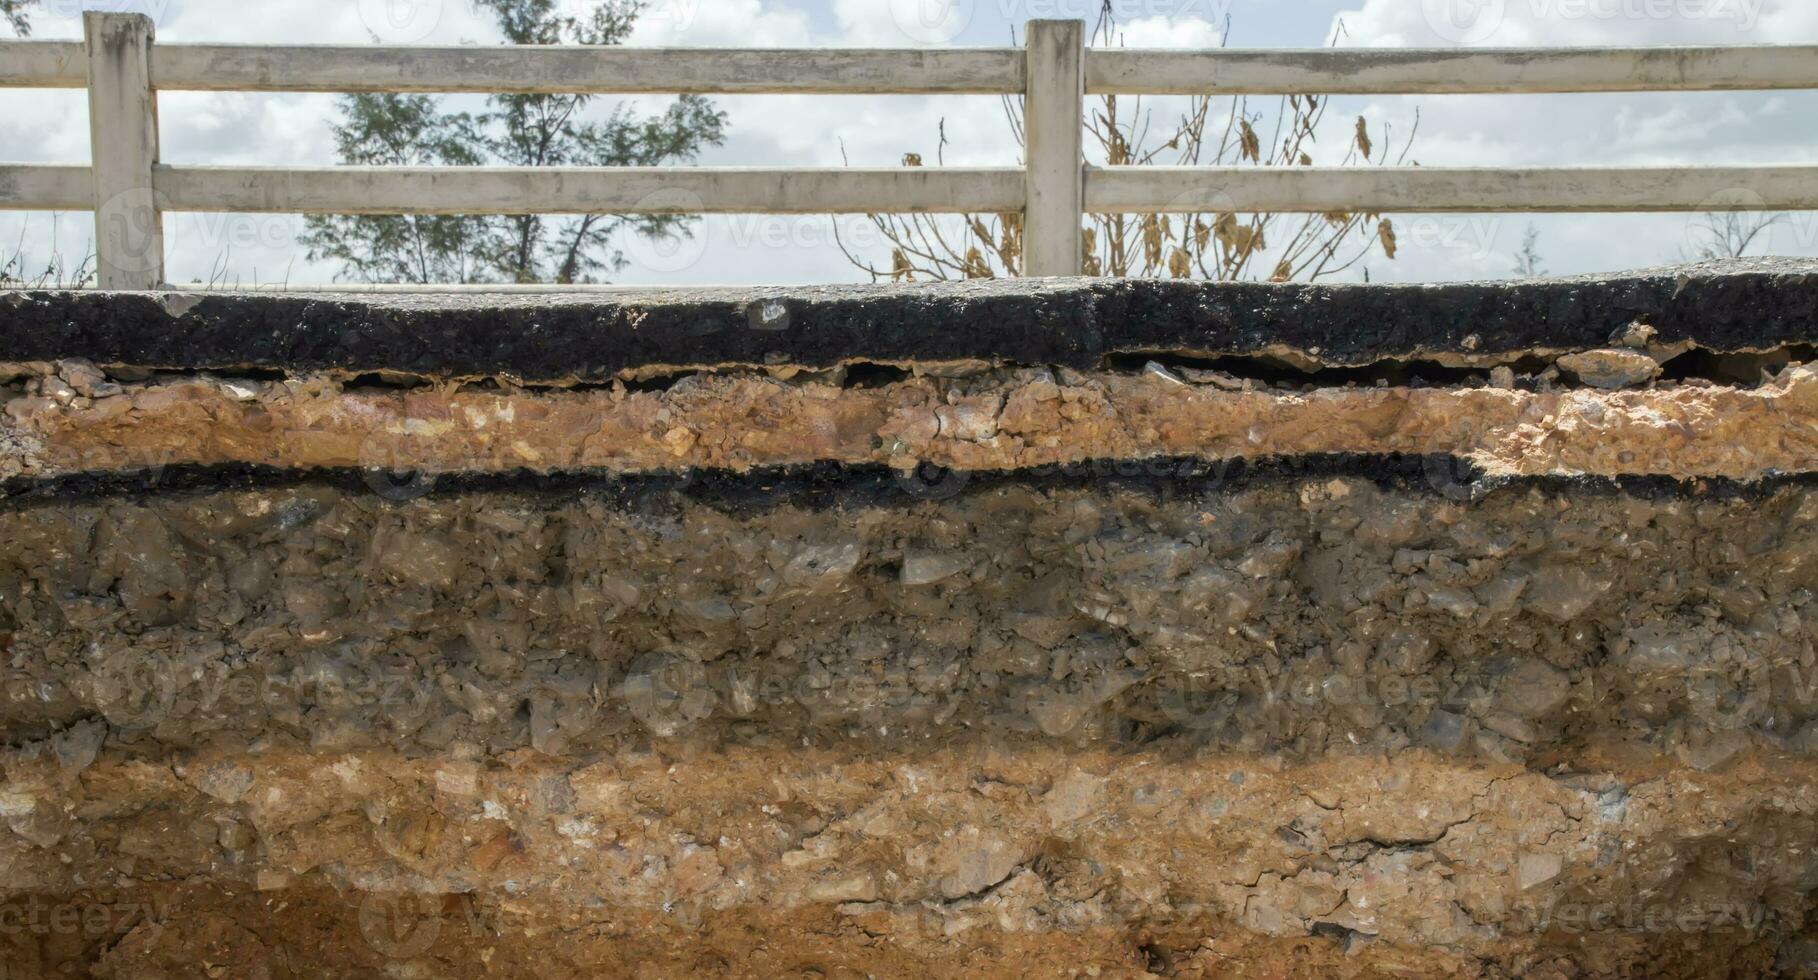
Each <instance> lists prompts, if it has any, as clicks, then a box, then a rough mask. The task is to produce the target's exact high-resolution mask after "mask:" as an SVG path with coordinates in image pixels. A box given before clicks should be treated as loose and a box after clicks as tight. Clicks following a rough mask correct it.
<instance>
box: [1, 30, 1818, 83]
mask: <svg viewBox="0 0 1818 980" xmlns="http://www.w3.org/2000/svg"><path fill="white" fill-rule="evenodd" d="M1025 61H1026V59H1025V57H1024V53H1023V50H1022V49H1021V48H966V49H949V50H846V51H842V50H828V49H820V48H804V49H793V50H792V49H771V50H763V49H749V50H747V49H735V50H707V49H692V48H674V49H661V48H654V49H634V48H581V47H541V48H505V47H477V46H466V47H392V46H371V45H369V46H363V47H345V46H331V45H298V46H289V47H271V46H263V45H240V44H160V45H158V46H157V47H156V48H155V49H154V50H153V54H152V84H153V85H154V87H156V88H158V89H160V90H164V91H211V92H215V91H239V92H598V93H673V92H699V93H710V94H711V93H719V94H737V93H783V92H796V93H814V94H840V93H846V94H858V93H864V94H892V93H895V94H918V93H919V94H936V93H948V94H988V95H1012V94H1018V93H1021V92H1022V91H1023V89H1024V85H1025V82H1026V67H1025ZM86 63H87V56H86V55H85V54H84V52H83V49H82V45H81V44H79V43H76V42H72V41H5V42H0V86H10V87H22V88H81V87H83V86H85V85H86V84H87V82H88V76H87V71H86ZM1814 85H1818V45H1751V46H1740V47H1666V48H1588V49H1584V50H1565V51H1558V50H1553V51H1547V50H1534V49H1524V48H1491V49H1483V48H1477V49H1472V48H1439V49H1350V50H1347V49H1326V48H1321V49H1312V50H1242V49H1235V48H1231V49H1220V50H1215V51H1173V50H1169V51H1145V50H1134V49H1118V50H1102V49H1101V50H1094V51H1088V52H1086V90H1087V92H1088V93H1092V94H1104V95H1145V94H1153V95H1190V94H1203V95H1243V94H1256V95H1262V94H1277V93H1283V94H1285V93H1297V92H1298V93H1307V94H1329V95H1339V94H1370V95H1392V94H1410V95H1412V94H1443V93H1498V94H1508V93H1519V92H1547V93H1557V92H1685V91H1734V90H1751V89H1752V90H1770V89H1803V88H1811V87H1814Z"/></svg>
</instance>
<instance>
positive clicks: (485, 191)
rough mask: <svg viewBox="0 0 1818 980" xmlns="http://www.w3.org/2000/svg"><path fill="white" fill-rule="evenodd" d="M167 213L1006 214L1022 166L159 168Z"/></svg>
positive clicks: (1015, 197)
mask: <svg viewBox="0 0 1818 980" xmlns="http://www.w3.org/2000/svg"><path fill="white" fill-rule="evenodd" d="M153 177H154V180H153V186H155V187H156V188H157V191H158V196H159V198H160V199H161V200H160V203H161V204H162V205H163V206H164V207H165V208H167V209H169V210H173V211H264V212H281V213H293V212H296V213H318V214H551V213H556V214H568V213H611V214H726V213H734V214H736V213H744V212H759V213H767V214H852V213H866V212H877V211H893V212H965V211H1016V210H1020V209H1021V208H1022V206H1023V171H1022V170H1021V169H1020V168H1014V167H1005V168H997V169H972V170H967V169H959V168H940V169H922V168H915V167H899V168H890V169H878V170H864V169H858V168H845V167H840V168H829V169H821V170H764V169H748V168H717V167H605V168H597V169H564V170H556V169H550V168H544V167H525V168H481V167H423V168H415V167H324V168H318V169H279V168H269V169H267V168H257V167H167V166H160V167H158V168H156V169H155V170H154V171H153Z"/></svg>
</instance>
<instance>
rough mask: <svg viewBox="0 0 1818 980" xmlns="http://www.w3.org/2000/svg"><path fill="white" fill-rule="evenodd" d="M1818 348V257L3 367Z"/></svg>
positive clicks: (47, 306) (933, 292)
mask: <svg viewBox="0 0 1818 980" xmlns="http://www.w3.org/2000/svg"><path fill="white" fill-rule="evenodd" d="M1636 323H1643V324H1647V325H1649V326H1652V327H1653V328H1654V329H1655V331H1656V332H1657V335H1658V339H1659V340H1660V341H1661V342H1664V343H1669V344H1671V343H1678V342H1681V341H1691V342H1693V343H1695V344H1696V345H1698V346H1700V347H1703V348H1705V349H1707V350H1712V351H1719V352H1734V351H1755V350H1771V349H1775V348H1780V347H1785V346H1788V345H1795V344H1811V343H1814V342H1818V263H1813V262H1810V261H1796V260H1784V259H1782V260H1745V261H1740V262H1732V263H1711V264H1704V265H1698V266H1686V267H1680V268H1669V269H1657V270H1650V271H1645V272H1637V273H1632V274H1626V275H1619V276H1598V277H1581V278H1570V279H1538V280H1529V281H1520V282H1475V283H1454V284H1442V285H1304V284H1270V283H1189V282H1168V281H1155V280H1083V279H1082V280H1069V279H1055V280H1021V281H1003V282H969V283H953V284H930V285H914V286H904V285H889V286H842V287H799V288H795V287H791V288H755V289H687V290H664V291H655V290H642V291H640V290H625V291H593V292H563V293H510V292H507V293H496V292H495V293H473V292H462V293H309V294H287V293H182V292H180V291H179V292H165V293H106V292H98V291H77V292H29V291H28V292H13V293H0V361H45V360H59V359H66V358H81V359H86V360H91V361H95V362H97V363H101V364H110V365H130V366H137V367H151V368H160V369H170V370H217V371H232V370H249V369H259V370H274V371H298V372H306V371H322V370H338V371H346V372H354V373H365V372H378V371H397V372H405V373H410V374H416V375H422V376H428V377H450V376H452V377H473V376H494V375H498V376H506V377H511V378H516V379H520V380H523V381H527V382H561V381H572V380H578V381H583V382H585V381H597V380H604V379H609V378H611V377H613V376H614V375H615V374H617V373H618V372H621V371H625V370H628V369H637V368H677V369H687V368H691V367H703V366H717V365H754V366H755V365H778V364H791V365H800V366H805V367H826V366H831V365H833V364H837V363H840V362H846V361H858V362H903V361H940V360H958V359H975V360H985V361H993V362H1000V363H1008V364H1022V365H1033V364H1045V365H1061V366H1067V367H1073V368H1078V369H1093V368H1098V367H1103V366H1106V365H1107V364H1109V363H1110V362H1111V361H1112V360H1113V359H1115V358H1119V357H1128V356H1140V355H1145V354H1154V355H1168V356H1185V357H1206V358H1218V357H1244V356H1253V355H1262V354H1267V353H1269V352H1270V351H1277V352H1279V351H1281V350H1284V349H1286V350H1292V351H1296V352H1299V353H1301V354H1304V355H1307V356H1309V357H1312V358H1315V359H1316V360H1318V361H1320V362H1323V363H1325V364H1328V365H1333V366H1361V365H1366V364H1372V363H1377V362H1381V361H1390V360H1401V359H1415V358H1423V357H1433V356H1435V355H1441V354H1450V353H1459V354H1476V355H1500V354H1507V355H1516V354H1520V353H1523V352H1528V351H1536V350H1540V351H1566V350H1585V349H1592V348H1597V347H1602V346H1607V345H1608V344H1609V343H1610V342H1611V339H1612V338H1613V337H1616V336H1620V335H1622V334H1623V333H1624V332H1625V331H1626V330H1627V329H1628V328H1629V327H1630V326H1631V325H1632V324H1636Z"/></svg>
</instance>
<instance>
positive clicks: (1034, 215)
mask: <svg viewBox="0 0 1818 980" xmlns="http://www.w3.org/2000/svg"><path fill="white" fill-rule="evenodd" d="M1026 41H1027V45H1028V58H1029V73H1028V77H1029V81H1028V85H1029V88H1028V91H1027V92H1026V93H1025V94H1024V97H1023V136H1024V147H1023V155H1024V157H1025V158H1026V161H1027V167H1028V191H1027V194H1028V201H1027V203H1026V204H1025V205H1024V208H1023V274H1024V275H1026V276H1077V275H1079V274H1080V272H1081V271H1082V269H1083V267H1084V262H1083V260H1082V257H1081V255H1080V250H1081V248H1082V236H1081V234H1080V227H1081V225H1082V224H1083V223H1084V222H1085V210H1086V178H1085V170H1086V158H1085V147H1084V145H1083V139H1082V135H1081V133H1082V130H1083V128H1084V126H1085V103H1086V70H1085V51H1086V47H1085V44H1086V25H1085V22H1084V21H1078V20H1032V21H1030V22H1029V25H1028V30H1027V38H1026Z"/></svg>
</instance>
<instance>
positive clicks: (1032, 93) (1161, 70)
mask: <svg viewBox="0 0 1818 980" xmlns="http://www.w3.org/2000/svg"><path fill="white" fill-rule="evenodd" d="M85 33H86V38H85V40H84V41H82V42H73V41H6V42H0V87H29V88H86V89H87V90H88V97H89V125H90V131H91V134H92V137H93V151H92V155H93V161H92V163H91V164H90V165H89V166H86V167H84V166H64V165H29V164H10V165H9V164H0V209H11V210H25V209H30V210H91V209H92V210H93V211H94V212H95V221H96V245H95V249H96V263H97V269H98V278H99V283H100V285H101V286H102V287H104V288H109V289H153V288H157V287H159V286H160V285H161V284H162V283H163V279H164V242H163V230H162V229H163V213H164V212H166V211H198V212H269V213H305V214H347V213H356V214H357V213H366V214H524V213H561V214H574V213H610V214H634V213H678V212H685V213H778V214H782V213H817V214H842V213H963V212H1016V211H1020V212H1022V213H1023V215H1024V241H1025V243H1026V244H1025V263H1026V271H1027V272H1028V274H1030V275H1035V276H1063V275H1077V274H1078V273H1079V271H1080V268H1081V252H1080V250H1081V227H1082V224H1083V217H1084V215H1086V214H1088V213H1108V212H1128V213H1145V212H1150V213H1152V212H1213V211H1218V212H1225V211H1230V212H1253V211H1282V212H1303V213H1318V212H1327V211H1367V212H1382V213H1389V212H1398V213H1415V212H1482V211H1501V212H1525V211H1718V210H1737V209H1741V210H1760V211H1793V210H1818V166H1747V167H1621V168H1618V167H1581V168H1443V167H1350V168H1346V167H1301V168H1259V167H1097V166H1092V165H1090V164H1089V163H1088V161H1087V160H1086V158H1085V155H1084V148H1083V146H1082V135H1083V118H1084V109H1085V106H1084V100H1085V97H1086V96H1087V95H1098V94H1163V95H1208V94H1217V95H1237V94H1322V95H1330V94H1393V93H1410V94H1411V93H1485V92H1506V93H1515V92H1630V91H1691V90H1706V91H1714V90H1736V89H1803V88H1818V46H1777V45H1776V46H1745V47H1673V48H1600V49H1571V50H1512V49H1469V48H1460V49H1443V50H1417V49H1390V50H1282V51H1243V50H1229V49H1219V50H1210V51H1140V50H1127V49H1118V50H1089V49H1087V48H1086V47H1085V25H1084V24H1083V22H1080V21H1068V20H1037V21H1031V22H1030V23H1029V25H1028V31H1027V35H1026V44H1025V46H1024V47H1022V48H965V49H948V50H847V51H841V50H822V49H805V50H746V49H737V50H701V49H636V48H581V47H491V48H488V47H391V46H377V45H375V46H364V47H336V46H268V45H222V44H156V43H154V39H153V30H152V23H151V21H150V19H149V18H146V17H143V16H140V15H135V14H102V13H90V14H88V15H86V18H85ZM181 90H187V91H197V90H205V91H255V92H562V93H577V92H588V93H601V94H605V93H691V92H692V93H708V94H735V93H814V94H828V95H834V94H903V95H929V94H978V95H1000V96H1001V95H1020V96H1022V97H1023V99H1024V112H1025V118H1026V126H1025V139H1026V147H1025V152H1024V157H1025V160H1026V164H1025V165H1024V166H1022V167H977V168H958V167H914V168H911V167H903V168H880V169H857V168H831V169H766V168H720V167H614V168H493V167H475V168H397V167H330V168H298V167H204V166H169V165H166V164H162V163H160V162H159V159H158V121H157V93H158V92H160V91H181Z"/></svg>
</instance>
